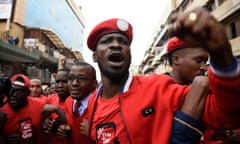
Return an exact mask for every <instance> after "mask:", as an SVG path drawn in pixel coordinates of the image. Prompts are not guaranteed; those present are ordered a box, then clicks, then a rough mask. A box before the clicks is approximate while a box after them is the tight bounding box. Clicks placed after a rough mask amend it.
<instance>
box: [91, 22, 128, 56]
mask: <svg viewBox="0 0 240 144" xmlns="http://www.w3.org/2000/svg"><path fill="white" fill-rule="evenodd" d="M109 33H122V34H124V35H125V36H127V37H128V39H129V41H130V43H131V42H132V39H133V33H132V25H131V24H130V23H129V22H127V21H126V20H124V19H118V18H113V19H109V20H105V21H103V22H101V23H99V24H98V25H96V26H95V27H94V28H93V30H92V31H91V32H90V34H89V36H88V39H87V45H88V48H89V49H90V50H92V51H94V50H95V48H96V43H97V41H98V40H99V39H100V38H101V37H102V36H103V35H105V34H109Z"/></svg>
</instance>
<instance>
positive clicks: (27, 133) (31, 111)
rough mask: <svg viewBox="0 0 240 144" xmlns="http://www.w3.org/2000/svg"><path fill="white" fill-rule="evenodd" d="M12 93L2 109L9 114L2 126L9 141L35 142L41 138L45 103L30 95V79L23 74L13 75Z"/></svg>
mask: <svg viewBox="0 0 240 144" xmlns="http://www.w3.org/2000/svg"><path fill="white" fill-rule="evenodd" d="M11 81H12V87H13V88H12V89H11V91H12V94H11V95H10V96H9V97H8V103H6V104H5V105H4V106H3V107H2V108H1V109H0V110H1V111H3V112H5V113H6V114H7V120H6V123H5V125H4V127H3V128H2V131H1V133H2V135H3V138H4V139H5V141H6V142H7V143H29V144H35V143H38V142H39V140H40V134H41V132H40V122H41V113H40V111H41V110H42V108H43V106H44V103H43V102H42V101H39V100H36V99H34V98H32V97H29V93H30V90H29V87H30V80H29V79H28V77H27V76H25V75H23V74H16V75H14V76H12V78H11Z"/></svg>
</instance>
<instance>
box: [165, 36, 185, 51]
mask: <svg viewBox="0 0 240 144" xmlns="http://www.w3.org/2000/svg"><path fill="white" fill-rule="evenodd" d="M188 47H190V45H189V44H187V43H186V42H184V41H182V40H180V39H179V38H178V37H172V38H171V39H170V40H169V41H168V43H167V53H171V52H173V51H175V50H178V49H181V48H188Z"/></svg>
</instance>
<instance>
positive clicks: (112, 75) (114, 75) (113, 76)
mask: <svg viewBox="0 0 240 144" xmlns="http://www.w3.org/2000/svg"><path fill="white" fill-rule="evenodd" d="M98 67H99V69H100V72H101V73H102V74H103V75H104V76H106V77H107V78H109V79H110V80H111V81H112V82H121V81H122V80H123V79H125V78H126V77H127V76H128V69H125V70H124V71H120V72H110V71H108V70H107V69H105V68H104V67H103V66H102V65H100V64H99V63H98Z"/></svg>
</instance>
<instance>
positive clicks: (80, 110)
mask: <svg viewBox="0 0 240 144" xmlns="http://www.w3.org/2000/svg"><path fill="white" fill-rule="evenodd" d="M91 95H92V93H90V94H89V95H88V96H86V97H85V98H84V99H83V100H81V101H80V103H81V106H80V107H79V108H78V112H79V114H80V116H81V115H82V114H83V112H84V111H85V110H86V109H87V105H88V100H89V97H90V96H91ZM76 104H77V100H76V99H74V101H73V107H72V109H73V110H74V109H75V107H76Z"/></svg>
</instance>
